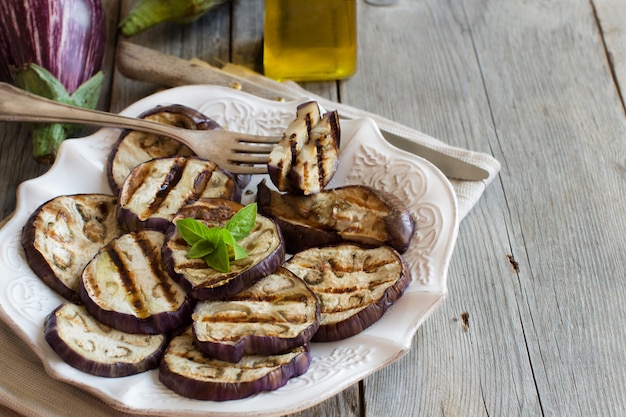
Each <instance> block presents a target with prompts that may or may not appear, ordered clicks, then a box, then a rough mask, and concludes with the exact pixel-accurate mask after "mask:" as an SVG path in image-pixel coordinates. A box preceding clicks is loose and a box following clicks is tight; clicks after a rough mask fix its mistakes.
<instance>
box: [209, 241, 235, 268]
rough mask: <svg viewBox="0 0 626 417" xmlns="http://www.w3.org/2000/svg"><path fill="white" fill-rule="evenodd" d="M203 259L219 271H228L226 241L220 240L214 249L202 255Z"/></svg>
mask: <svg viewBox="0 0 626 417" xmlns="http://www.w3.org/2000/svg"><path fill="white" fill-rule="evenodd" d="M204 261H205V262H206V263H207V265H208V266H210V267H211V268H213V269H215V270H217V271H219V272H224V273H226V272H230V258H229V256H228V248H227V247H226V243H224V241H223V240H220V241H219V243H218V244H217V246H216V247H215V250H214V251H213V252H211V253H209V254H208V255H206V256H205V257H204Z"/></svg>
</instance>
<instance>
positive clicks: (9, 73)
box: [0, 0, 106, 163]
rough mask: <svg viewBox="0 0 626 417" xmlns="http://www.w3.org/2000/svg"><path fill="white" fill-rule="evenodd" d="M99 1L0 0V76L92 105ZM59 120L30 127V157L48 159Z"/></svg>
mask: <svg viewBox="0 0 626 417" xmlns="http://www.w3.org/2000/svg"><path fill="white" fill-rule="evenodd" d="M105 38H106V37H105V18H104V11H103V9H102V4H101V2H100V0H68V1H59V0H0V80H1V81H5V82H9V83H12V84H15V85H16V86H18V87H20V88H23V89H25V90H27V91H30V92H32V93H35V94H38V95H41V96H44V97H46V98H49V99H52V100H55V101H63V102H67V103H70V104H74V105H78V106H81V107H88V108H94V107H95V106H96V104H97V101H98V98H99V96H100V89H101V85H102V80H103V75H102V73H101V72H100V70H101V68H102V63H103V59H104V52H105V47H106V43H105V40H106V39H105ZM74 131H76V127H75V126H74V127H70V126H65V125H38V126H36V127H34V129H33V141H34V155H35V159H37V160H38V161H39V162H42V163H50V162H52V161H53V160H54V157H55V155H56V151H57V148H58V145H59V144H60V142H61V141H62V140H63V139H65V138H66V137H67V135H69V134H71V133H72V132H74Z"/></svg>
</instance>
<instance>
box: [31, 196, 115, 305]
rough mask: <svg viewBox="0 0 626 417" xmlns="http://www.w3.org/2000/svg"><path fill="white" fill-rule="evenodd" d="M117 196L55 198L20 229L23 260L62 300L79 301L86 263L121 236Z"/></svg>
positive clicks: (45, 204)
mask: <svg viewBox="0 0 626 417" xmlns="http://www.w3.org/2000/svg"><path fill="white" fill-rule="evenodd" d="M116 205H117V197H115V196H112V195H106V194H74V195H64V196H59V197H55V198H53V199H51V200H49V201H47V202H45V203H44V204H42V205H41V206H39V207H38V208H37V209H36V210H35V212H34V213H33V214H32V215H31V216H30V218H29V220H28V222H27V223H26V225H25V226H24V228H23V229H22V247H23V248H24V254H25V255H26V260H27V262H28V264H29V266H30V267H31V269H32V270H33V271H34V272H35V274H36V275H37V276H39V278H41V280H42V281H43V282H45V283H46V284H47V285H48V286H49V287H50V288H52V289H53V290H54V291H56V292H57V293H58V294H60V295H61V296H63V297H65V298H66V299H68V300H70V301H73V302H78V301H80V296H79V286H80V275H81V273H82V271H83V268H84V267H85V265H87V262H89V260H90V259H91V258H92V257H93V256H94V255H95V254H96V253H97V252H98V250H100V248H102V247H103V246H104V245H106V244H107V243H109V241H111V239H113V238H115V237H117V236H119V235H121V234H122V233H123V231H122V230H121V228H120V227H119V224H118V222H117V219H116V217H115V207H116Z"/></svg>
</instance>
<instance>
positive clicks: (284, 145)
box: [268, 101, 341, 195]
mask: <svg viewBox="0 0 626 417" xmlns="http://www.w3.org/2000/svg"><path fill="white" fill-rule="evenodd" d="M340 136H341V130H340V128H339V117H338V115H337V112H336V111H330V112H327V113H325V114H324V115H321V114H320V108H319V106H318V104H317V102H315V101H310V102H307V103H304V104H301V105H300V106H298V108H297V110H296V119H295V120H294V121H292V122H291V123H290V124H289V126H288V127H287V129H286V130H285V132H284V133H283V139H282V140H281V141H280V143H279V144H278V145H277V146H276V147H275V148H274V150H273V151H272V153H271V154H270V158H269V163H268V174H269V176H270V179H271V180H272V182H273V183H274V185H276V188H278V190H279V191H287V192H291V193H297V194H305V195H309V194H315V193H318V192H320V191H321V190H322V189H323V188H324V187H325V186H326V185H327V184H328V183H329V182H330V180H331V178H332V177H333V175H334V174H335V171H336V170H337V163H338V161H339V143H340V140H341V139H340Z"/></svg>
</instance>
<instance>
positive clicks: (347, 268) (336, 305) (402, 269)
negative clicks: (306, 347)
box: [284, 244, 411, 342]
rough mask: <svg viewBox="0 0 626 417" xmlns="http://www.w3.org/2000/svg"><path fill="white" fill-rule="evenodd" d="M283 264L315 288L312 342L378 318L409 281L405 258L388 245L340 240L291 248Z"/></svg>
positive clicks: (337, 336)
mask: <svg viewBox="0 0 626 417" xmlns="http://www.w3.org/2000/svg"><path fill="white" fill-rule="evenodd" d="M284 266H285V268H287V269H289V270H290V271H291V272H293V273H294V274H296V275H298V276H299V277H301V278H302V279H303V280H304V281H305V282H306V283H307V284H308V285H309V286H310V287H311V289H312V290H313V291H314V292H315V293H316V294H317V296H318V298H319V300H320V305H321V316H320V327H319V329H318V331H317V333H316V334H315V336H313V339H312V341H314V342H327V341H335V340H341V339H345V338H347V337H350V336H353V335H355V334H358V333H359V332H361V331H362V330H364V329H366V328H367V327H369V326H371V325H372V324H373V323H375V322H376V321H378V320H379V319H380V318H381V317H382V316H383V314H384V313H385V311H387V309H388V308H389V307H390V306H391V305H392V304H393V303H394V302H395V301H396V300H397V299H398V298H399V297H400V296H402V294H403V293H404V290H405V289H406V287H407V286H408V285H409V283H410V281H411V275H410V271H409V268H408V265H407V263H406V261H405V260H404V259H403V258H402V256H400V254H399V253H398V252H397V251H395V250H394V249H393V248H390V247H388V246H380V247H377V248H363V247H360V246H358V245H353V244H342V245H337V246H330V247H324V248H313V249H308V250H305V251H302V252H300V253H297V254H295V255H294V256H293V257H292V258H291V259H290V260H289V261H287V262H286V263H285V265H284Z"/></svg>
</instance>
